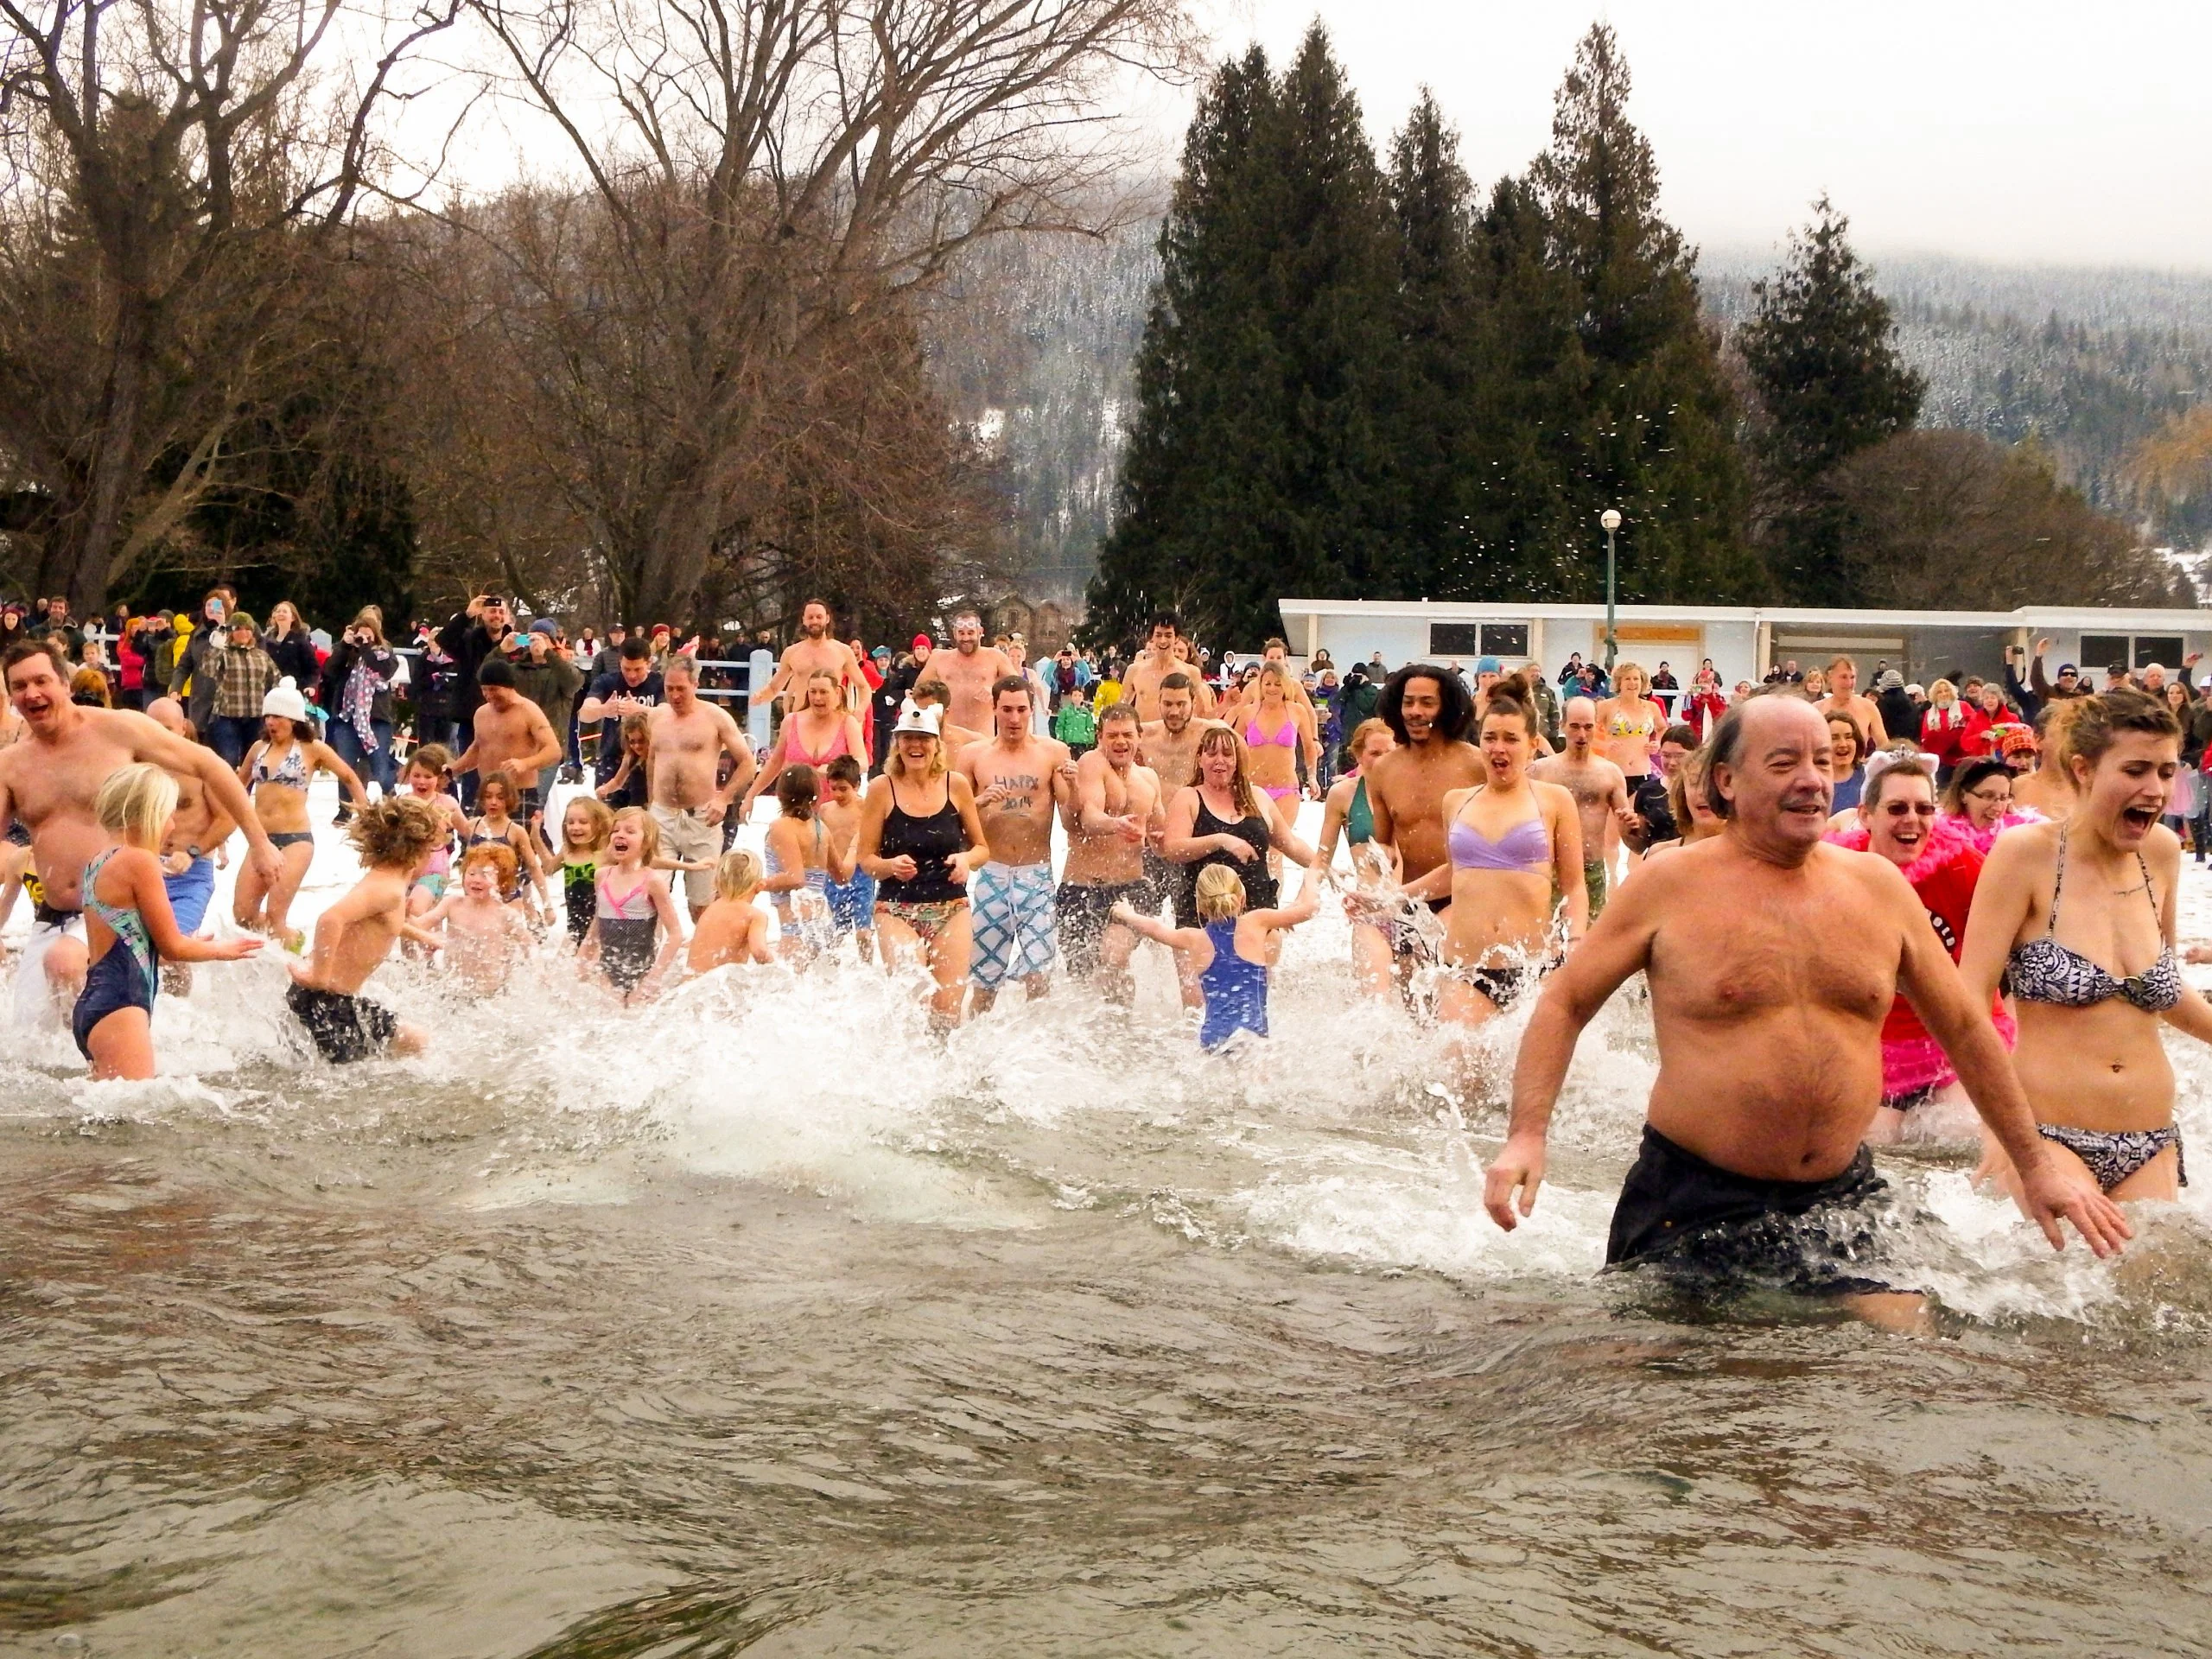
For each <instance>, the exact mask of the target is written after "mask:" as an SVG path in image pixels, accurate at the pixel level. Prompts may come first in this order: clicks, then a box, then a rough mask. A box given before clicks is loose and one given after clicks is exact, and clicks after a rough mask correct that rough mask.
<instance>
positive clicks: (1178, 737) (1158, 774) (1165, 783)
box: [1116, 623, 1221, 916]
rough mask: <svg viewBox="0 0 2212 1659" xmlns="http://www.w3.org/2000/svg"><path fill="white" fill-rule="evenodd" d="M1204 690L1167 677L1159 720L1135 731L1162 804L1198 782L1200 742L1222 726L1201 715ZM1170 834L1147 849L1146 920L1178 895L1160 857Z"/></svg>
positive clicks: (1199, 683)
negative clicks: (1213, 728) (1211, 729)
mask: <svg viewBox="0 0 2212 1659" xmlns="http://www.w3.org/2000/svg"><path fill="white" fill-rule="evenodd" d="M1169 626H1173V624H1172V623H1171V624H1170V625H1169ZM1154 637H1155V638H1157V637H1158V636H1157V634H1155V635H1154ZM1123 683H1124V684H1126V683H1127V682H1126V681H1124V682H1123ZM1202 690H1205V681H1203V680H1201V679H1199V678H1198V676H1197V674H1196V673H1195V672H1192V673H1189V674H1182V673H1176V674H1170V675H1168V676H1167V677H1166V678H1165V679H1163V680H1161V681H1160V690H1159V694H1158V701H1159V704H1160V718H1159V719H1158V720H1155V721H1147V723H1146V724H1144V725H1142V726H1141V727H1139V728H1137V760H1138V761H1139V763H1140V764H1141V765H1143V766H1149V767H1151V768H1152V774H1153V776H1154V778H1156V779H1159V780H1160V799H1161V800H1162V801H1163V802H1166V801H1172V800H1173V799H1174V798H1175V797H1176V795H1177V794H1178V793H1179V791H1183V790H1185V789H1188V788H1189V787H1190V786H1191V785H1192V784H1195V783H1196V782H1198V738H1199V736H1200V735H1201V734H1203V733H1204V732H1205V728H1207V727H1209V726H1218V725H1219V724H1220V723H1221V722H1220V721H1217V720H1207V719H1204V718H1202V717H1200V716H1199V715H1198V694H1199V692H1200V691H1202ZM1122 702H1128V698H1126V697H1124V698H1123V699H1122ZM1116 706H1118V705H1116ZM1164 834H1166V824H1165V820H1164V819H1163V820H1162V824H1161V827H1160V829H1158V830H1156V831H1155V832H1154V835H1153V836H1152V838H1151V840H1150V841H1149V842H1147V845H1146V847H1145V849H1144V879H1145V881H1146V884H1147V886H1146V890H1145V892H1144V893H1143V894H1142V896H1141V902H1138V903H1137V905H1136V908H1137V909H1138V910H1140V911H1141V912H1144V913H1145V914H1146V915H1147V916H1156V915H1158V914H1159V913H1160V906H1161V905H1162V904H1164V903H1165V902H1166V899H1167V898H1168V896H1169V894H1171V893H1173V891H1174V889H1173V887H1171V886H1169V882H1170V881H1171V880H1173V878H1174V876H1175V870H1174V868H1173V866H1171V865H1170V864H1169V863H1168V861H1166V859H1165V858H1163V857H1162V856H1160V836H1162V835H1164Z"/></svg>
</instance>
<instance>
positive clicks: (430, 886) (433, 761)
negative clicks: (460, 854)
mask: <svg viewBox="0 0 2212 1659" xmlns="http://www.w3.org/2000/svg"><path fill="white" fill-rule="evenodd" d="M452 766H453V753H452V751H451V750H449V749H448V748H446V747H444V746H443V745H442V744H438V743H425V744H424V745H423V747H421V748H419V749H417V750H416V751H415V753H414V754H413V755H412V756H410V758H409V760H408V762H407V792H408V793H409V794H410V795H411V796H413V797H414V798H416V800H419V801H425V802H428V803H429V806H430V808H431V810H433V811H435V812H436V813H437V815H438V817H439V819H440V821H441V822H442V823H444V824H445V826H446V829H447V836H446V839H445V841H444V842H442V844H441V845H440V846H439V848H438V849H437V851H436V852H435V853H433V854H431V855H430V861H429V865H428V866H427V867H426V868H424V869H423V873H422V874H420V875H418V876H416V878H415V885H414V887H412V888H411V889H410V891H409V893H408V894H407V913H408V915H409V916H410V917H421V916H423V915H425V914H427V913H428V912H429V910H430V909H431V907H432V906H435V904H436V903H437V902H438V900H439V899H442V898H444V897H445V896H446V882H447V880H448V878H449V877H450V876H451V875H452V874H453V849H454V846H455V845H456V844H457V843H458V842H460V841H461V837H463V836H466V835H467V833H468V815H467V813H466V812H463V811H462V810H461V803H460V802H459V801H457V800H455V799H454V798H453V797H452V796H451V795H450V794H448V792H447V790H446V785H447V784H448V781H449V779H448V776H447V773H448V772H449V771H450V769H451V768H452ZM409 948H410V949H411V948H412V947H411V946H410V947H409Z"/></svg>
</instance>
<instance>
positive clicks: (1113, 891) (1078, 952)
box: [1052, 881, 1145, 979]
mask: <svg viewBox="0 0 2212 1659" xmlns="http://www.w3.org/2000/svg"><path fill="white" fill-rule="evenodd" d="M1144 897H1145V884H1144V883H1143V882H1141V881H1122V882H1118V883H1116V884H1115V885H1113V886H1110V887H1084V886H1080V885H1078V884H1077V883H1076V882H1073V881H1063V882H1061V883H1060V887H1059V891H1058V893H1055V894H1054V895H1053V899H1052V906H1053V910H1054V912H1055V913H1056V914H1057V915H1058V920H1059V932H1060V954H1061V955H1062V956H1064V957H1066V958H1067V964H1068V972H1070V973H1071V974H1073V975H1074V976H1076V977H1077V978H1078V979H1080V978H1083V977H1084V976H1087V975H1090V974H1095V973H1096V972H1097V971H1098V947H1099V944H1100V943H1101V942H1102V941H1103V940H1104V938H1105V937H1106V928H1107V925H1108V924H1109V921H1110V920H1111V912H1112V911H1113V908H1114V906H1116V905H1118V904H1127V905H1128V906H1129V907H1130V908H1131V909H1132V910H1135V911H1138V912H1142V910H1143V908H1144Z"/></svg>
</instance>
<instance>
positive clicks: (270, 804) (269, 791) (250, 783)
mask: <svg viewBox="0 0 2212 1659" xmlns="http://www.w3.org/2000/svg"><path fill="white" fill-rule="evenodd" d="M261 715H262V721H261V728H262V735H261V740H260V741H258V742H257V743H256V744H255V745H254V746H253V747H251V749H248V750H247V751H246V754H245V760H241V761H240V762H239V763H238V781H239V782H240V783H242V784H244V785H245V786H246V787H247V788H248V789H250V790H251V791H253V810H254V812H255V814H256V816H257V817H259V818H260V819H261V825H262V828H263V829H266V830H267V831H268V832H269V840H270V844H271V845H272V846H274V847H275V848H276V849H277V852H278V854H279V855H281V856H282V857H283V861H284V864H283V869H282V870H281V871H279V872H278V874H277V879H276V880H274V881H273V882H272V881H264V880H263V879H262V877H261V874H260V872H259V871H257V869H255V868H254V867H253V863H252V861H251V860H248V861H247V862H246V863H245V865H244V866H243V867H242V868H240V869H239V871H238V891H237V892H236V893H234V894H233V895H232V906H231V914H232V917H233V918H235V919H236V920H237V922H238V925H239V926H240V927H246V928H251V929H253V930H254V931H256V932H261V933H266V934H268V935H269V936H270V938H273V939H276V940H277V942H278V943H280V944H283V947H284V948H285V949H286V950H298V949H300V948H301V946H302V945H303V944H306V943H307V937H306V935H304V934H303V933H302V932H301V931H299V930H298V929H297V928H296V927H294V926H292V925H291V922H290V914H291V909H292V899H293V897H294V895H296V893H298V892H299V890H300V884H301V883H302V881H304V880H307V877H308V867H309V866H310V865H312V864H313V863H314V862H315V831H313V830H312V829H308V781H309V780H310V779H313V778H314V776H315V773H316V772H331V773H333V774H334V775H335V776H336V777H337V779H338V781H339V782H340V784H342V785H345V788H346V793H347V794H348V795H350V796H351V797H352V798H353V805H354V806H355V808H356V809H359V808H360V807H364V806H366V805H367V804H369V797H368V792H367V791H365V790H364V789H363V788H362V787H361V780H360V779H359V777H357V776H355V775H354V772H353V767H351V766H347V765H346V763H345V762H344V761H343V760H340V759H339V758H338V756H337V755H336V753H334V752H333V751H332V749H331V748H330V746H329V745H328V744H327V743H324V742H322V741H321V740H319V739H318V738H317V737H316V736H315V728H314V727H313V726H312V725H310V724H309V723H308V702H307V699H306V698H305V697H303V696H301V695H300V693H299V690H298V689H297V688H296V687H295V686H294V685H293V683H291V681H289V680H286V681H284V682H283V683H282V684H280V685H278V686H277V687H275V688H274V689H273V690H270V693H269V695H268V696H265V697H264V698H263V699H262V700H261Z"/></svg>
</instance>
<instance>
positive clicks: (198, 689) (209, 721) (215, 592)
mask: <svg viewBox="0 0 2212 1659" xmlns="http://www.w3.org/2000/svg"><path fill="white" fill-rule="evenodd" d="M237 604H238V592H237V590H236V589H235V588H232V587H230V586H229V585H228V584H227V583H219V584H218V585H217V586H215V587H213V588H209V589H208V590H207V598H205V599H203V600H201V601H200V620H199V622H198V624H197V625H196V626H194V628H193V630H192V632H191V633H190V634H189V635H188V637H187V638H186V639H185V642H184V648H183V649H182V650H181V651H180V652H177V653H176V662H175V666H174V667H172V668H171V669H170V670H169V695H170V696H173V697H176V698H179V699H181V700H182V701H183V702H184V705H185V708H184V712H185V717H186V718H187V719H188V720H189V721H191V722H192V728H193V729H194V731H196V732H199V733H200V734H201V737H200V741H202V742H203V743H206V742H212V741H213V737H212V734H213V729H214V723H215V678H214V676H213V675H211V674H208V673H207V672H206V671H205V670H206V669H207V665H208V659H209V658H210V656H211V655H213V654H219V653H220V652H221V651H222V649H223V638H224V635H225V634H226V632H228V629H227V628H226V626H225V624H226V623H227V622H228V620H230V614H231V612H232V609H233V608H234V607H236V606H237ZM187 685H189V686H190V687H191V692H190V695H189V696H187V694H186V690H185V688H186V686H187ZM241 753H243V751H241Z"/></svg>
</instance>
